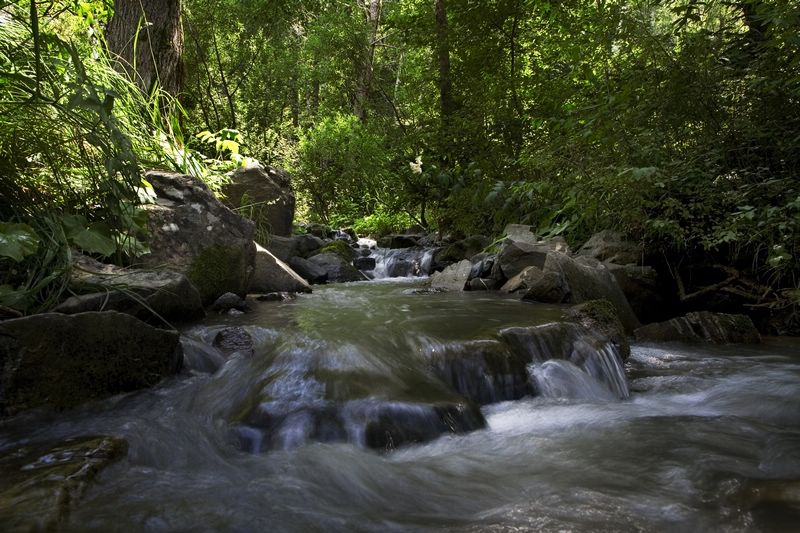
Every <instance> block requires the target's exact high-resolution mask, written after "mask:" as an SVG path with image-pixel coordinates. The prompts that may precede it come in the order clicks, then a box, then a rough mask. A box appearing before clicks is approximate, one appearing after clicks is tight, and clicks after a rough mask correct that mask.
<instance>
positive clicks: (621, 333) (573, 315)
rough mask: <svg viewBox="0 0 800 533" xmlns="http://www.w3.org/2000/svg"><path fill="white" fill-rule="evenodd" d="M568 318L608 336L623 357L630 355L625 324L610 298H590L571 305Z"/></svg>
mask: <svg viewBox="0 0 800 533" xmlns="http://www.w3.org/2000/svg"><path fill="white" fill-rule="evenodd" d="M567 318H569V319H570V320H572V321H574V322H578V323H579V324H582V325H583V326H584V327H586V328H587V329H589V330H592V331H595V332H597V333H599V334H601V335H603V336H606V337H608V339H609V340H610V341H611V342H613V343H615V344H616V345H617V347H618V348H619V353H620V355H621V356H622V358H623V359H627V358H628V356H629V355H630V353H631V346H630V343H629V342H628V337H627V335H626V334H625V326H623V324H622V320H620V318H619V314H618V313H617V310H616V308H615V307H614V305H613V304H612V303H611V302H609V301H608V300H605V299H598V300H589V301H588V302H584V303H582V304H578V305H575V306H573V307H570V308H569V309H568V310H567Z"/></svg>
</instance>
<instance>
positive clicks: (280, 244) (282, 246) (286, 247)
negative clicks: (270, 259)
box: [267, 235, 299, 263]
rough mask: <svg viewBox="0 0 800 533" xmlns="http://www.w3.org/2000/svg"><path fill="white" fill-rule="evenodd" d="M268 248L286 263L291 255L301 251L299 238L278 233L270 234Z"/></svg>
mask: <svg viewBox="0 0 800 533" xmlns="http://www.w3.org/2000/svg"><path fill="white" fill-rule="evenodd" d="M267 250H269V252H270V253H271V254H272V255H274V256H275V257H277V258H278V259H280V260H281V261H283V262H284V263H287V262H288V261H289V259H290V258H291V257H294V256H295V255H297V254H298V253H299V252H298V245H297V240H296V239H295V238H294V237H280V236H278V235H270V237H269V244H268V245H267Z"/></svg>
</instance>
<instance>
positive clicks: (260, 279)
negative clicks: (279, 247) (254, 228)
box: [248, 243, 311, 293]
mask: <svg viewBox="0 0 800 533" xmlns="http://www.w3.org/2000/svg"><path fill="white" fill-rule="evenodd" d="M255 246H256V260H255V269H254V272H253V276H252V278H251V280H250V285H249V288H248V292H250V293H267V292H311V287H310V286H309V285H308V283H307V282H306V280H305V279H303V278H302V277H301V276H300V275H298V274H297V272H295V271H294V270H293V269H292V268H291V267H290V266H289V265H287V264H286V263H284V262H283V261H281V260H280V259H278V258H277V257H275V256H274V255H272V254H271V253H270V252H269V250H267V249H266V248H263V247H262V246H260V245H259V244H258V243H256V244H255Z"/></svg>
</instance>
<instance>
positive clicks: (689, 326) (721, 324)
mask: <svg viewBox="0 0 800 533" xmlns="http://www.w3.org/2000/svg"><path fill="white" fill-rule="evenodd" d="M634 334H635V336H636V340H637V341H639V342H669V341H683V342H709V343H713V344H733V343H759V342H761V336H760V335H759V334H758V330H757V329H756V327H755V325H753V321H752V320H751V319H750V317H748V316H747V315H731V314H726V313H712V312H710V311H699V312H693V313H687V314H686V315H685V316H682V317H677V318H673V319H670V320H667V321H665V322H656V323H654V324H647V325H646V326H642V327H640V328H638V329H637V330H636V331H635V332H634Z"/></svg>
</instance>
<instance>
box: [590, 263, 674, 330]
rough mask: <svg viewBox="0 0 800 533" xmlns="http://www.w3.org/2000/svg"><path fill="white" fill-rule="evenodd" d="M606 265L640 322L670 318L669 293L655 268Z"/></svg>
mask: <svg viewBox="0 0 800 533" xmlns="http://www.w3.org/2000/svg"><path fill="white" fill-rule="evenodd" d="M605 265H606V267H607V268H608V269H609V270H610V271H611V273H612V274H613V275H614V278H615V279H616V280H617V284H618V285H619V288H620V289H622V292H623V293H624V294H625V297H626V298H627V299H628V302H629V303H630V304H631V308H632V309H633V312H634V313H635V314H636V317H637V318H638V319H639V320H640V321H642V322H643V323H648V322H656V321H659V320H664V319H666V318H667V317H668V316H670V315H669V309H670V308H671V305H670V303H671V302H670V298H669V296H668V294H669V291H668V290H666V289H665V287H664V286H663V285H662V284H661V283H660V282H659V279H658V273H657V272H656V270H655V269H654V268H653V267H649V266H638V265H632V264H628V265H616V264H613V263H605Z"/></svg>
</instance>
